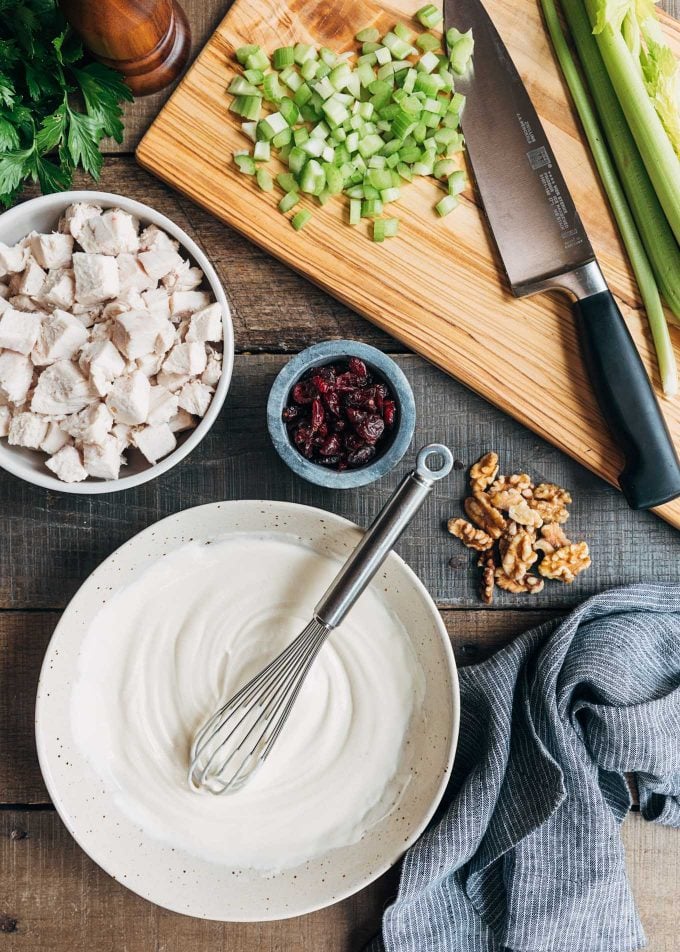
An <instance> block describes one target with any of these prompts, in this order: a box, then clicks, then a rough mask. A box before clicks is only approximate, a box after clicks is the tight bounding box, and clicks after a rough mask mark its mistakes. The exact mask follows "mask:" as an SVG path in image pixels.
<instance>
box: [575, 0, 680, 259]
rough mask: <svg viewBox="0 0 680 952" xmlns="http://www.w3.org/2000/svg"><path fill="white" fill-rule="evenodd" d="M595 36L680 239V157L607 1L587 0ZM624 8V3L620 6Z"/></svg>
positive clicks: (630, 124)
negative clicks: (608, 16) (607, 12)
mask: <svg viewBox="0 0 680 952" xmlns="http://www.w3.org/2000/svg"><path fill="white" fill-rule="evenodd" d="M585 3H586V9H587V11H588V16H589V18H590V22H591V23H592V24H593V29H594V30H595V25H596V24H597V32H596V33H595V39H596V40H597V45H598V47H599V50H600V53H601V55H602V59H603V60H604V65H605V67H606V69H607V72H608V74H609V78H610V80H611V82H612V85H613V87H614V90H615V91H616V95H617V96H618V99H619V102H620V103H621V108H622V109H623V113H624V115H625V117H626V121H627V123H628V126H629V128H630V131H631V132H632V134H633V138H634V139H635V142H636V143H637V147H638V149H639V151H640V155H641V157H642V161H643V162H644V163H645V167H646V169H647V172H648V173H649V177H650V179H651V180H652V184H653V186H654V190H655V191H656V194H657V196H658V198H659V201H660V202H661V206H662V207H663V210H664V212H665V214H666V218H667V219H668V223H669V224H670V226H671V228H672V229H673V234H674V235H675V237H676V239H677V241H679V242H680V188H678V182H680V159H679V158H678V156H677V155H676V152H675V149H674V148H673V145H672V143H671V140H670V139H669V137H668V134H667V133H666V130H665V129H664V126H663V124H662V122H661V119H660V118H659V116H658V114H657V112H656V109H655V108H654V105H653V104H652V102H651V100H650V98H649V95H648V93H647V88H646V85H645V81H644V77H643V75H642V70H641V68H640V62H639V59H636V58H635V57H634V55H633V54H632V53H631V51H630V49H629V48H628V45H627V44H626V40H625V39H624V36H623V34H622V32H621V30H620V29H615V28H614V26H615V24H614V25H612V23H610V22H608V21H604V20H603V16H602V13H603V0H585ZM617 6H618V7H621V4H618V5H617Z"/></svg>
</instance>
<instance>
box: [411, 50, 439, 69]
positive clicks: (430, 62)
mask: <svg viewBox="0 0 680 952" xmlns="http://www.w3.org/2000/svg"><path fill="white" fill-rule="evenodd" d="M437 66H439V57H438V56H437V54H436V53H433V52H432V51H431V50H430V51H429V52H428V53H423V55H422V56H421V57H420V59H419V60H418V63H417V66H416V69H418V70H420V72H421V73H431V72H432V70H433V69H436V68H437Z"/></svg>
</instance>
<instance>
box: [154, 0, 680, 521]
mask: <svg viewBox="0 0 680 952" xmlns="http://www.w3.org/2000/svg"><path fill="white" fill-rule="evenodd" d="M485 2H486V6H487V8H488V10H489V12H490V13H491V15H492V17H493V19H494V21H495V23H496V26H497V27H498V29H499V31H500V33H501V36H502V37H503V39H504V40H505V42H506V43H507V45H508V48H509V49H510V52H511V54H512V56H513V59H514V61H515V63H516V65H517V67H518V69H519V71H520V73H521V74H522V77H523V78H524V81H525V83H526V85H527V88H528V90H529V93H530V95H531V97H532V99H533V102H534V104H535V106H536V108H537V110H538V112H539V114H540V116H541V118H542V120H543V122H544V124H545V126H546V130H547V133H548V135H549V137H550V141H551V143H552V145H553V147H554V150H555V153H556V155H557V158H558V160H559V162H560V165H561V166H562V169H563V171H564V175H565V178H566V180H567V184H568V186H569V188H570V189H571V191H572V192H573V195H574V198H575V200H576V205H577V207H578V208H579V210H580V212H581V215H582V217H583V219H584V222H585V225H586V228H587V229H588V233H589V236H590V238H591V241H592V243H593V246H594V248H595V251H596V253H597V255H598V258H599V260H600V263H601V265H602V268H603V270H604V272H605V275H606V277H607V279H608V281H609V283H610V285H611V288H612V291H613V293H614V294H615V296H616V298H617V300H618V302H619V305H620V307H621V309H622V311H623V314H624V316H625V318H626V320H627V322H628V325H629V327H630V329H631V331H632V333H633V335H634V337H635V340H636V342H637V344H638V346H639V348H640V351H641V353H642V355H643V358H644V360H645V364H646V366H647V369H648V371H649V372H650V374H651V376H652V379H653V381H654V384H655V387H656V389H657V393H660V390H659V386H658V374H657V372H656V366H655V362H654V359H653V350H652V346H651V342H650V336H649V332H648V330H647V324H646V319H645V316H644V312H642V310H641V304H640V299H639V296H638V292H637V288H636V285H635V282H634V280H633V278H632V275H631V272H630V268H629V266H628V262H627V260H626V258H625V254H624V252H623V249H622V246H621V242H620V239H619V237H618V235H617V232H616V229H615V226H614V224H613V221H612V218H611V214H610V212H609V208H608V206H607V203H606V199H605V198H604V195H603V193H602V190H601V188H600V185H599V182H598V180H597V177H596V174H595V171H594V168H593V165H592V161H591V159H590V155H589V153H588V151H587V148H586V147H585V145H584V142H583V138H582V135H581V132H580V129H579V126H578V121H577V119H576V117H575V115H574V113H573V110H572V108H571V102H570V99H569V94H568V92H567V90H566V87H565V86H564V84H563V82H562V79H561V76H560V73H559V70H558V68H557V65H556V62H555V60H554V58H553V54H552V49H551V47H550V45H549V40H548V38H547V36H546V33H545V31H544V28H543V23H542V20H541V16H540V12H539V8H538V4H537V0H485ZM419 5H420V3H419V2H416V0H410V2H407V0H392V2H390V3H389V4H384V5H378V4H377V3H373V2H371V0H352V2H347V0H335V2H330V0H236V2H235V3H234V4H233V6H232V7H231V8H230V10H229V12H228V13H227V15H226V17H225V18H224V20H223V21H222V23H221V24H220V26H219V27H218V28H217V30H216V32H215V33H214V34H213V36H212V37H211V39H210V40H209V42H208V43H207V45H206V46H205V48H204V49H203V51H202V52H201V53H200V55H199V56H198V58H197V60H196V62H195V63H194V65H193V66H192V68H191V69H190V70H189V72H188V73H187V75H186V77H185V79H184V80H183V82H182V83H181V85H180V86H179V87H178V89H177V91H176V92H175V93H174V95H173V96H172V97H171V99H170V100H169V101H168V103H167V104H166V106H165V107H164V108H163V109H162V111H161V112H160V114H159V116H158V118H157V119H156V120H155V122H154V123H153V125H152V126H151V127H150V129H149V131H148V132H147V134H146V135H145V137H144V138H143V139H142V141H141V143H140V145H139V147H138V149H137V158H138V160H139V162H140V163H141V164H142V165H143V166H144V167H145V168H147V169H149V170H150V171H151V172H153V173H155V174H156V175H158V176H160V177H161V178H162V179H164V180H165V181H167V182H169V183H170V184H171V185H173V186H174V187H175V188H177V189H179V190H180V191H182V192H184V193H186V194H187V195H188V196H190V197H191V198H192V199H194V200H195V201H196V202H198V203H199V204H201V205H203V206H205V207H206V208H208V209H209V210H210V211H211V212H213V213H214V214H215V215H216V216H217V217H218V218H221V219H222V220H224V221H226V222H228V223H229V224H230V225H232V226H233V227H234V228H236V229H238V230H239V231H241V232H243V234H245V235H247V236H248V238H250V239H251V240H252V241H254V242H255V243H256V244H258V245H261V246H262V247H263V248H265V249H266V250H267V251H269V252H271V253H272V254H273V255H275V256H276V257H278V258H280V259H281V260H282V261H285V262H286V263H287V264H289V265H290V266H291V267H292V268H295V269H296V270H297V271H300V272H302V273H303V274H305V275H306V276H307V277H308V278H309V279H310V280H312V281H314V282H315V283H316V284H319V285H321V287H323V288H325V289H326V290H327V291H329V292H330V293H331V294H334V295H335V296H336V297H338V298H340V299H341V300H342V301H344V302H345V303H346V304H348V305H349V306H350V307H352V308H354V309H355V310H356V311H358V312H359V313H361V314H363V315H364V316H366V317H367V318H368V319H369V320H371V321H373V322H375V323H376V324H378V325H379V326H380V327H382V328H383V329H384V330H386V331H388V332H389V333H390V334H392V335H394V337H396V338H398V339H399V340H400V341H403V342H404V343H405V344H406V345H408V346H409V347H411V348H412V349H413V350H415V351H417V352H419V353H421V354H423V355H424V356H425V357H427V358H428V359H429V360H432V361H433V362H434V363H435V364H437V365H438V366H440V367H441V368H442V369H444V370H446V371H448V372H449V373H451V374H453V375H454V376H455V377H457V378H458V379H459V380H461V381H462V382H463V383H465V384H466V385H467V386H469V387H471V388H472V389H473V390H475V391H477V393H479V394H481V395H482V396H484V397H486V398H487V399H488V400H489V401H491V402H492V403H494V404H495V405H496V406H498V407H500V408H501V409H503V410H504V411H506V412H507V413H509V414H511V415H512V416H514V417H515V418H516V419H518V420H520V421H521V422H522V423H524V424H525V425H526V426H528V427H530V428H531V429H532V430H534V431H535V432H536V433H538V434H539V435H540V436H542V437H544V438H545V439H547V440H550V442H552V443H554V444H555V445H556V446H558V447H560V448H561V449H562V450H564V451H565V452H566V453H569V454H570V455H571V456H573V457H575V458H576V459H578V460H579V461H580V462H581V463H583V464H584V465H585V466H587V467H588V468H589V469H591V470H593V471H594V472H596V473H598V474H599V475H601V476H603V477H604V478H605V479H607V480H608V481H609V482H611V483H614V484H615V483H616V474H617V473H618V471H619V470H620V468H621V457H620V454H619V452H618V451H617V449H616V447H615V446H614V445H613V444H612V442H611V440H610V438H609V435H608V433H607V430H606V428H605V425H604V423H603V420H602V418H601V416H600V412H599V410H598V408H597V406H596V404H595V400H594V397H593V395H592V392H591V388H590V385H589V382H588V379H587V377H586V374H585V372H584V368H583V365H582V362H581V357H580V353H579V347H578V340H577V338H576V335H575V332H574V326H573V321H572V317H571V312H570V309H569V306H568V304H567V303H566V301H565V299H564V298H562V297H560V296H559V295H552V294H550V295H548V294H543V295H539V296H535V297H532V298H524V299H523V300H517V299H515V298H513V297H512V295H511V294H510V292H509V290H508V285H507V281H506V279H505V275H504V273H503V271H502V268H501V266H500V262H499V260H498V258H497V255H496V252H495V248H494V246H493V245H492V242H491V240H490V237H489V235H488V233H487V230H486V228H485V224H484V219H483V216H482V213H481V211H480V207H479V203H478V200H477V198H476V196H475V195H474V193H473V191H472V190H471V189H470V190H468V191H466V192H465V193H464V196H463V201H462V202H461V205H460V207H459V208H458V209H456V211H455V212H454V213H453V214H451V215H449V216H448V217H447V218H445V219H439V218H438V217H437V216H436V214H435V212H434V210H433V206H434V204H435V202H436V201H437V200H438V198H439V197H441V194H442V193H441V192H438V189H437V186H436V185H435V183H434V182H433V181H431V180H423V179H418V180H416V181H415V182H414V183H413V184H411V185H408V186H405V187H404V188H403V189H402V198H401V199H400V201H399V202H398V203H396V205H395V206H390V209H391V210H392V209H394V211H393V212H392V213H393V214H396V215H397V216H398V217H399V218H400V220H401V221H400V231H399V236H398V237H397V238H394V239H392V240H388V241H386V242H385V243H384V244H378V245H376V244H374V243H373V242H372V241H371V240H370V239H369V237H368V225H367V223H366V222H364V223H362V225H360V226H359V227H358V228H350V227H348V226H347V225H346V224H344V221H345V220H346V217H347V202H346V200H345V199H342V198H339V199H335V200H333V201H331V202H329V203H328V204H327V205H326V206H324V207H323V208H320V207H319V206H318V205H316V204H313V203H311V202H310V207H311V208H312V210H313V213H314V217H313V219H312V221H311V222H310V223H309V224H308V225H307V227H306V228H305V229H304V231H302V232H295V231H294V229H293V228H292V227H291V226H290V223H289V222H288V221H287V220H286V218H285V217H284V216H282V215H280V214H279V213H278V211H277V210H276V204H277V202H278V200H279V198H280V193H279V192H278V190H276V191H275V192H272V193H264V192H261V191H260V190H259V189H258V188H257V186H256V184H255V182H254V180H253V179H252V178H250V177H248V176H244V175H241V174H240V173H239V172H238V171H237V170H236V168H235V167H234V164H233V162H231V154H232V152H233V151H234V150H235V149H239V148H245V147H247V146H248V144H249V143H248V140H246V138H245V137H244V136H243V135H242V133H241V131H240V127H239V122H238V120H237V118H236V117H235V116H233V114H231V113H229V112H228V111H227V109H228V105H229V102H230V101H231V97H230V96H228V95H227V94H226V92H225V89H226V86H227V84H228V82H229V80H230V78H231V76H232V75H233V73H234V66H233V63H234V56H233V53H234V50H235V49H236V48H237V47H239V46H241V45H243V44H245V43H259V44H261V45H262V46H263V47H265V48H266V49H268V50H272V49H274V48H276V47H277V46H282V45H285V44H288V43H293V42H295V41H298V40H301V41H306V42H313V43H316V44H318V45H327V46H330V47H332V48H334V49H337V50H343V49H347V48H350V47H351V44H352V38H353V36H354V34H355V33H356V31H357V30H359V29H361V28H362V27H365V26H368V25H370V24H372V23H375V24H376V25H377V26H378V27H379V28H380V29H381V30H387V29H389V28H390V26H391V25H392V24H393V23H394V22H395V20H396V19H408V18H409V17H410V16H411V15H412V13H413V11H414V10H415V9H417V7H418V6H419ZM665 26H666V27H667V31H668V35H669V36H670V38H671V42H672V43H673V46H674V48H675V50H676V52H680V25H679V24H678V23H676V22H675V21H673V20H671V19H670V18H668V17H666V18H665ZM519 240H521V236H520V237H519ZM672 336H673V339H674V345H675V348H676V352H677V354H678V361H679V362H680V330H673V331H672ZM662 407H663V410H664V413H665V415H666V419H667V421H668V424H669V426H670V428H671V432H672V433H673V436H674V439H675V442H676V446H679V447H680V397H676V398H675V399H673V400H663V401H662ZM425 412H429V413H430V414H431V415H432V418H433V422H434V421H436V413H437V408H436V407H429V408H427V410H426V411H425ZM492 443H493V437H492V435H491V434H490V435H489V446H490V448H491V446H492ZM658 512H659V515H661V516H663V517H664V518H665V519H667V520H668V521H669V522H671V523H673V525H675V526H677V527H679V528H680V500H676V501H675V502H674V503H670V504H668V505H666V506H664V507H662V508H660V509H659V510H658Z"/></svg>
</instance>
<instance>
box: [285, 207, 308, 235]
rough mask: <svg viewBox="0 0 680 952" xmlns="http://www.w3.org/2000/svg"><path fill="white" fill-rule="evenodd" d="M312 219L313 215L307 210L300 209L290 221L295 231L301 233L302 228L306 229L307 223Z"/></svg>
mask: <svg viewBox="0 0 680 952" xmlns="http://www.w3.org/2000/svg"><path fill="white" fill-rule="evenodd" d="M311 217H312V213H311V212H310V211H308V210H307V209H306V208H302V209H300V211H299V212H297V213H296V214H295V215H293V217H292V218H291V220H290V223H291V225H292V226H293V228H294V229H295V231H300V229H301V228H304V227H305V225H306V224H307V222H308V221H309V220H310V218H311Z"/></svg>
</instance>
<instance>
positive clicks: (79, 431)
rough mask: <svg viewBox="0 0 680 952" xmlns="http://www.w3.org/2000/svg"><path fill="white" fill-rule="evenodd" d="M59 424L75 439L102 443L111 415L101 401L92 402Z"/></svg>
mask: <svg viewBox="0 0 680 952" xmlns="http://www.w3.org/2000/svg"><path fill="white" fill-rule="evenodd" d="M61 425H62V427H63V429H64V430H65V431H66V432H67V433H68V434H69V436H72V437H73V439H74V440H76V441H80V442H81V443H96V444H102V443H103V442H104V440H105V439H106V437H107V436H108V434H109V432H110V431H111V427H112V426H113V417H112V416H111V411H110V410H109V408H108V407H107V406H105V405H104V404H103V403H93V404H92V405H91V406H89V407H85V409H84V410H81V411H80V412H79V413H73V414H72V415H71V416H69V417H67V418H66V419H65V420H64V422H63V423H62V424H61Z"/></svg>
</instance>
